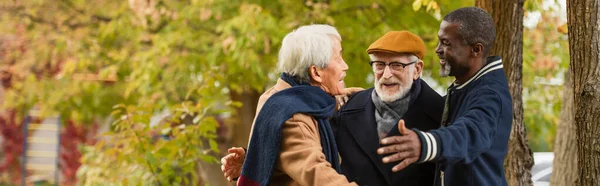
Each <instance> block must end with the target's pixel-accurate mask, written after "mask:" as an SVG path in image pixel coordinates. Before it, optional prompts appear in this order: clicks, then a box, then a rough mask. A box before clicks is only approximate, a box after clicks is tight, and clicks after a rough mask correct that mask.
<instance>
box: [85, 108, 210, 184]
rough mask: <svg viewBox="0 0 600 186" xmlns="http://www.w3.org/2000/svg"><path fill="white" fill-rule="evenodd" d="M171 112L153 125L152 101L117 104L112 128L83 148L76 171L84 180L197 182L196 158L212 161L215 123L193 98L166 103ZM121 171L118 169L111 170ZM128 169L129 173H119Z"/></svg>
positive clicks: (127, 182)
mask: <svg viewBox="0 0 600 186" xmlns="http://www.w3.org/2000/svg"><path fill="white" fill-rule="evenodd" d="M169 109H170V110H173V113H174V115H173V116H171V117H169V118H166V119H165V120H164V122H162V123H160V124H159V125H157V126H155V127H152V126H149V125H148V123H149V118H150V117H151V115H152V114H153V112H152V110H153V109H152V105H146V106H140V107H138V106H134V105H127V106H126V105H122V104H120V105H117V106H115V110H114V111H113V116H114V117H115V118H118V119H116V120H115V121H114V123H113V127H114V130H112V131H110V132H107V133H105V134H103V138H104V140H101V141H99V142H98V143H96V144H95V145H93V146H88V147H83V148H84V149H83V151H84V152H85V153H84V154H85V155H84V156H83V157H82V164H83V166H82V167H81V168H80V170H79V171H78V177H79V178H81V179H80V183H81V184H83V185H98V184H107V183H108V184H111V185H128V184H132V185H148V184H151V185H197V182H196V181H197V180H198V178H197V175H198V173H197V171H196V168H197V167H196V163H197V162H198V161H200V160H201V161H205V162H212V163H217V162H218V160H217V159H216V158H215V157H214V153H218V152H219V148H218V147H217V144H216V142H215V141H214V140H215V138H216V137H217V136H216V134H215V132H216V128H217V126H218V123H217V122H216V121H215V120H214V119H213V118H212V117H207V115H206V114H207V110H208V108H206V107H203V105H201V104H199V103H196V104H194V103H193V102H189V101H186V102H183V103H182V104H181V105H178V106H174V107H172V108H169ZM115 170H122V171H115ZM123 172H127V173H128V174H123Z"/></svg>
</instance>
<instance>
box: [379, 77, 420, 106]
mask: <svg viewBox="0 0 600 186" xmlns="http://www.w3.org/2000/svg"><path fill="white" fill-rule="evenodd" d="M410 79H411V80H412V77H410ZM385 82H395V83H398V85H399V86H398V91H396V93H393V94H386V93H384V92H383V90H381V86H383V83H384V82H382V81H379V80H377V78H375V92H376V93H377V95H378V96H379V98H380V99H381V101H383V102H386V103H391V102H394V101H396V100H398V99H400V98H403V97H404V96H406V94H408V92H410V88H411V87H412V84H413V81H409V82H408V83H406V84H402V83H401V82H400V80H399V79H398V78H396V77H393V78H392V79H390V80H388V81H385Z"/></svg>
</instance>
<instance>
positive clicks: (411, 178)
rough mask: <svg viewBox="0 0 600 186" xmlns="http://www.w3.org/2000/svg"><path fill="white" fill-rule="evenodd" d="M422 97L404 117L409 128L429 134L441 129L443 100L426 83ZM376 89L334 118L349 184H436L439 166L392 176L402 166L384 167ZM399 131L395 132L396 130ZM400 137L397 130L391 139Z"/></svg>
mask: <svg viewBox="0 0 600 186" xmlns="http://www.w3.org/2000/svg"><path fill="white" fill-rule="evenodd" d="M418 82H420V85H421V91H420V93H419V94H418V95H419V96H418V97H417V98H416V100H414V102H413V103H412V104H411V105H410V107H409V109H408V110H407V111H406V113H405V114H404V115H403V116H402V118H403V119H404V121H405V124H406V126H407V127H408V128H417V129H420V130H423V131H428V130H431V129H434V128H438V127H439V126H440V118H441V115H442V111H443V104H444V100H443V98H442V97H441V96H440V95H439V94H438V93H437V92H435V91H434V90H433V89H431V87H429V85H427V83H425V82H424V81H418ZM372 92H373V88H371V89H368V90H364V91H361V92H359V93H356V94H355V95H354V96H353V97H351V98H350V100H349V101H348V102H347V103H346V104H345V105H344V107H342V109H341V110H340V111H339V112H338V113H336V114H334V117H333V118H332V120H331V121H332V122H331V125H332V129H333V131H334V135H335V140H336V143H337V146H338V150H339V152H340V156H341V160H342V174H344V175H345V176H346V178H348V181H352V182H356V183H358V184H359V185H364V186H385V185H390V186H391V185H416V186H418V185H426V186H431V185H432V184H433V179H434V173H435V164H434V163H431V162H429V163H422V164H413V165H410V166H409V167H407V168H406V169H404V170H402V171H400V172H395V173H394V172H392V167H393V166H394V165H396V164H398V162H393V163H387V164H384V163H383V162H382V158H383V156H381V155H378V154H377V149H378V148H379V147H380V144H379V137H378V135H377V123H376V122H375V105H374V104H373V101H372V99H371V95H372ZM394 129H395V130H394ZM394 135H400V133H399V132H398V130H397V126H396V127H394V128H393V129H392V130H391V131H390V133H389V134H388V136H394Z"/></svg>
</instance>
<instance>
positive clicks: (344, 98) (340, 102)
mask: <svg viewBox="0 0 600 186" xmlns="http://www.w3.org/2000/svg"><path fill="white" fill-rule="evenodd" d="M363 90H365V89H364V88H360V87H350V88H345V89H344V94H342V95H339V96H335V99H336V103H337V106H336V107H335V109H336V110H340V109H341V108H342V106H344V104H346V102H348V99H349V98H350V97H352V95H354V94H355V93H357V92H360V91H363Z"/></svg>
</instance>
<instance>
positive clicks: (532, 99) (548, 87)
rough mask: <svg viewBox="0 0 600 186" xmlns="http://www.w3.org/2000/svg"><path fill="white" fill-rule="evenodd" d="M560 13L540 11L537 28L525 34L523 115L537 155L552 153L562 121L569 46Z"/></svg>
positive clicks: (528, 135) (529, 138)
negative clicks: (563, 31) (562, 30)
mask: <svg viewBox="0 0 600 186" xmlns="http://www.w3.org/2000/svg"><path fill="white" fill-rule="evenodd" d="M537 6H538V7H541V5H537ZM557 11H558V10H555V9H549V10H539V12H540V15H541V17H540V19H539V22H538V23H537V25H536V26H535V27H532V28H527V27H525V28H524V30H523V32H524V33H523V38H525V39H524V40H523V107H524V111H523V114H524V122H525V126H526V127H527V138H528V140H529V144H530V146H531V147H532V150H533V151H552V145H553V144H554V139H555V136H556V128H557V127H556V126H557V124H558V122H559V119H560V118H559V116H560V109H561V105H562V100H563V89H564V88H565V87H564V86H563V84H562V83H563V82H564V81H566V79H565V78H566V77H564V75H565V72H566V71H567V69H568V65H569V51H568V47H569V45H568V40H567V35H566V34H563V33H560V32H559V31H560V27H561V25H562V24H565V23H564V22H563V21H562V20H560V17H559V14H556V12H557ZM530 13H531V12H530Z"/></svg>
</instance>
